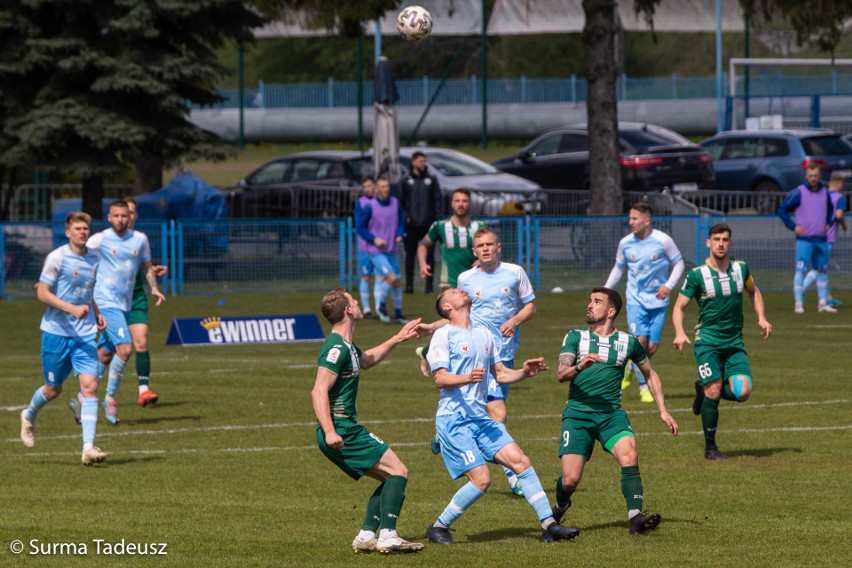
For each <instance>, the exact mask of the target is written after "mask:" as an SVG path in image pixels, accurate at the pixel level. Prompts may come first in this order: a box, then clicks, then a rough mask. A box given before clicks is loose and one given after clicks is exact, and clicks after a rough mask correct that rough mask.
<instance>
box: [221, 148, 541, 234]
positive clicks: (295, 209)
mask: <svg viewBox="0 0 852 568" xmlns="http://www.w3.org/2000/svg"><path fill="white" fill-rule="evenodd" d="M418 150H419V151H422V152H423V153H424V154H426V161H427V164H428V165H429V169H430V171H431V172H432V173H433V174H434V175H435V176H436V177H437V178H438V182H439V183H440V185H441V189H442V191H443V193H444V194H445V195H449V194H451V193H452V192H453V191H454V190H455V189H458V188H461V187H464V188H467V189H469V190H470V191H471V214H472V215H476V216H493V215H501V214H523V213H525V212H532V211H537V210H538V209H540V207H541V202H542V200H543V199H544V196H543V194H541V191H540V190H541V188H540V187H539V186H538V185H537V184H535V183H532V182H530V181H528V180H525V179H523V178H519V177H517V176H513V175H511V174H507V173H504V172H501V171H500V170H498V169H496V168H494V167H493V166H491V165H489V164H487V163H485V162H483V161H481V160H479V159H477V158H475V157H473V156H469V155H467V154H465V153H463V152H459V151H457V150H451V149H445V148H428V147H426V148H419V147H411V148H401V149H400V165H401V166H402V170H403V173H405V172H407V171H408V168H409V166H410V163H411V155H412V154H413V153H414V152H415V151H418ZM372 168H373V160H372V155H371V153H370V152H368V153H365V154H362V153H360V152H358V151H354V150H324V151H315V152H299V153H297V154H290V155H287V156H283V157H281V158H276V159H275V160H272V161H270V162H267V163H266V164H263V165H262V166H260V167H259V168H257V169H256V170H254V171H253V172H252V173H251V174H249V175H248V176H246V177H245V178H244V179H242V180H240V182H239V183H238V184H237V185H235V186H233V187H229V188H225V189H222V190H221V193H222V194H223V195H224V196H225V198H226V199H227V201H228V206H229V210H230V212H231V216H232V217H326V218H331V217H343V216H346V215H349V214H351V213H352V211H353V210H354V206H355V200H357V198H358V196H359V195H360V192H361V184H360V180H361V178H363V177H364V176H365V175H371V173H372Z"/></svg>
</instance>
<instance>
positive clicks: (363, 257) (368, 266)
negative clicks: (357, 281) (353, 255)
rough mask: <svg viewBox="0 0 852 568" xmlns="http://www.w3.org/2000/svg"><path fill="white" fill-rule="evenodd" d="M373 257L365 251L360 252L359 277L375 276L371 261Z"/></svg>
mask: <svg viewBox="0 0 852 568" xmlns="http://www.w3.org/2000/svg"><path fill="white" fill-rule="evenodd" d="M371 256H372V255H371V254H370V253H368V252H367V251H365V250H359V251H358V276H361V277H364V276H372V275H373V261H372V260H371V259H370V257H371Z"/></svg>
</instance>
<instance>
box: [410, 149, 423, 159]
mask: <svg viewBox="0 0 852 568" xmlns="http://www.w3.org/2000/svg"><path fill="white" fill-rule="evenodd" d="M420 157H423V158H425V157H426V154H424V153H423V152H421V151H420V150H416V151H415V152H414V153H413V154H411V159H412V160H414V159H417V158H420Z"/></svg>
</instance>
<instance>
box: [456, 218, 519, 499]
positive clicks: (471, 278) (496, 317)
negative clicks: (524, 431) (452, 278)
mask: <svg viewBox="0 0 852 568" xmlns="http://www.w3.org/2000/svg"><path fill="white" fill-rule="evenodd" d="M501 252H502V245H501V244H500V238H499V237H498V236H497V233H495V232H494V231H493V230H491V229H489V228H488V227H483V228H481V229H478V230H477V231H476V233H474V235H473V253H474V255H476V258H477V260H479V265H478V266H475V267H473V268H471V269H470V270H467V271H465V272H462V273H461V274H460V275H459V281H458V285H459V288H461V289H462V290H464V291H465V292H467V293H468V295H469V296H470V297H471V301H472V307H471V312H470V317H471V320H472V321H473V323H474V325H481V326H483V327H485V328H487V329H488V330H489V331H491V333H492V334H493V335H494V340H495V342H496V344H497V349H498V353H499V355H498V357H499V358H498V360H499V361H502V362H503V363H504V364H505V365H506V366H507V367H509V368H510V369H512V368H514V367H515V352H516V351H517V350H518V344H519V343H520V338H521V332H520V329H519V326H520V325H521V324H522V323H524V322H526V321H529V320H530V319H532V317H533V316H534V315H535V302H534V300H535V292H534V291H533V287H532V284H531V283H530V279H529V276H527V273H526V271H524V269H523V268H521V267H520V266H518V265H517V264H511V263H509V262H503V261H501V260H500V253H501ZM508 396H509V385H508V384H498V383H497V381H495V380H494V379H493V377H492V378H491V379H489V382H488V405H487V407H488V415H489V416H490V417H491V418H493V419H494V420H496V421H497V422H501V423H504V424H505V422H506V397H508ZM503 470H504V471H505V473H506V478H507V479H508V481H509V487H510V488H511V490H512V491H513V492H514V493H516V494H518V495H521V496H523V493H522V492H521V489H520V487H519V486H518V483H517V478H516V477H515V474H514V473H513V472H512V470H511V469H510V468H507V467H504V468H503Z"/></svg>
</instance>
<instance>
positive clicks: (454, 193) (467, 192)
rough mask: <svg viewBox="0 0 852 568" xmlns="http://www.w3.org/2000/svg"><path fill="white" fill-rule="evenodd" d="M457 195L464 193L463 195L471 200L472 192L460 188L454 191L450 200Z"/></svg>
mask: <svg viewBox="0 0 852 568" xmlns="http://www.w3.org/2000/svg"><path fill="white" fill-rule="evenodd" d="M457 193H463V194H465V195H467V198H468V199H470V190H469V189H465V188H463V187H460V188H458V189H457V190H455V191H453V193H452V195H451V196H450V198H453V197H455V196H456V194H457Z"/></svg>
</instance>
